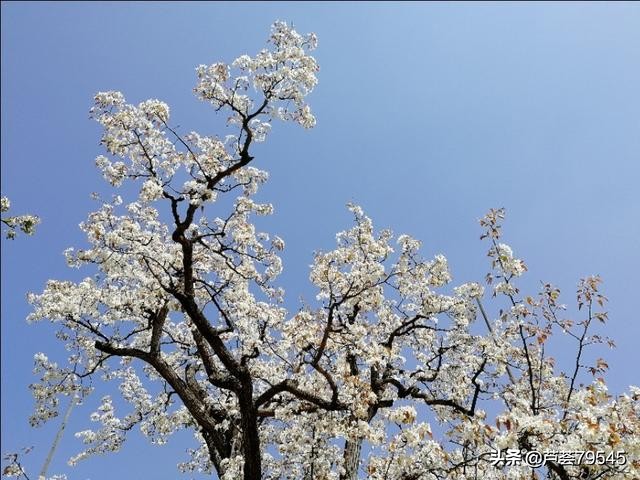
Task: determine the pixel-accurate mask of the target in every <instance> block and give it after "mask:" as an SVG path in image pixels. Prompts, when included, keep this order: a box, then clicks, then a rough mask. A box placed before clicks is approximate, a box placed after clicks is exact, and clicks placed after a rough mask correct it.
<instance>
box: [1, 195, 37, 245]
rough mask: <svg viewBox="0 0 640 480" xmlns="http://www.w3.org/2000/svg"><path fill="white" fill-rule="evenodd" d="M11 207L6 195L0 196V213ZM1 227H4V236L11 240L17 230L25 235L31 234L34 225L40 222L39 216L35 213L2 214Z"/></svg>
mask: <svg viewBox="0 0 640 480" xmlns="http://www.w3.org/2000/svg"><path fill="white" fill-rule="evenodd" d="M10 208H11V201H10V200H9V198H8V197H2V198H0V213H7V212H8V211H9V209H10ZM0 222H2V225H3V228H4V229H5V232H4V235H5V238H7V239H9V240H13V239H14V238H16V235H17V231H16V230H18V231H21V232H22V233H24V234H26V235H33V233H34V232H35V231H36V226H37V225H38V224H39V223H40V218H38V217H37V216H35V215H28V214H27V215H16V216H3V217H2V218H0Z"/></svg>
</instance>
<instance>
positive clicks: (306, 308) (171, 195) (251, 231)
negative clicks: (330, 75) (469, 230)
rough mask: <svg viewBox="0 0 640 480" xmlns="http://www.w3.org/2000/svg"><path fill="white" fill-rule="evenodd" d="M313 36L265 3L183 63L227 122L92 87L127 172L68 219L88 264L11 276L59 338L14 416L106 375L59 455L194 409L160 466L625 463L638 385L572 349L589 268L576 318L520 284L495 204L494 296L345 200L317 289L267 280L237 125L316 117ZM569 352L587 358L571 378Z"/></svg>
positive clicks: (157, 429)
mask: <svg viewBox="0 0 640 480" xmlns="http://www.w3.org/2000/svg"><path fill="white" fill-rule="evenodd" d="M315 44H316V39H315V36H314V35H306V36H305V35H300V34H298V33H297V32H296V31H295V30H293V28H291V27H290V26H288V25H286V24H284V23H275V24H274V26H273V29H272V33H271V37H270V41H269V46H270V49H268V50H263V51H261V52H260V53H258V54H257V55H256V56H255V57H249V56H246V55H243V56H241V57H239V58H238V59H236V60H235V61H234V62H233V63H232V64H231V65H226V64H223V63H217V64H213V65H210V66H200V67H198V68H197V75H198V84H197V86H196V88H195V93H196V95H197V96H198V98H200V99H202V100H204V101H206V102H210V103H211V104H212V105H213V106H214V107H215V109H216V110H219V111H222V112H227V113H228V115H229V124H230V129H231V131H232V133H233V134H230V135H227V136H225V137H214V136H205V135H200V134H198V133H195V132H192V133H188V134H182V133H180V132H178V131H177V129H176V128H174V127H173V126H172V124H171V122H170V117H169V108H168V107H167V105H165V104H164V103H162V102H160V101H157V100H148V101H145V102H142V103H141V104H139V105H137V106H134V105H131V104H128V103H126V102H125V99H124V97H123V95H122V94H120V93H119V92H103V93H98V94H97V95H96V97H95V106H94V108H93V109H92V115H93V117H94V118H95V119H96V120H97V121H98V122H99V123H100V124H101V125H102V126H103V127H104V134H103V136H102V144H103V145H104V146H105V148H106V150H107V152H108V154H109V156H108V157H107V156H100V157H98V159H97V162H96V163H97V165H98V167H99V169H100V170H101V171H102V174H103V175H104V177H105V178H106V179H107V181H108V182H109V183H110V184H112V185H113V186H114V187H119V186H120V185H121V184H123V183H125V182H128V183H130V184H134V185H135V184H137V185H139V194H138V195H137V196H136V197H135V198H130V199H123V198H121V196H115V197H114V198H113V200H109V201H103V202H102V204H101V206H100V208H99V209H98V210H97V211H95V212H93V213H91V214H90V215H89V218H88V219H87V221H86V222H84V223H83V224H82V225H81V228H82V229H83V231H84V232H86V235H87V238H88V241H89V247H88V248H86V249H82V250H73V249H70V250H69V251H68V252H67V259H68V263H69V265H70V266H72V267H82V266H85V265H87V264H91V265H94V266H95V271H96V274H95V275H94V276H91V277H87V278H86V279H84V280H82V281H80V282H77V283H74V282H69V281H55V280H52V281H50V282H49V283H48V284H47V286H46V289H45V291H44V292H43V293H42V294H40V295H32V296H31V297H30V301H31V303H32V304H33V306H34V312H33V314H32V315H31V320H43V319H48V320H50V321H52V322H55V323H57V324H58V325H59V326H60V331H59V334H58V336H59V338H60V339H61V340H62V341H63V342H65V344H66V348H67V350H68V351H69V357H68V359H67V360H65V361H63V362H59V363H54V362H53V361H51V360H49V359H48V358H47V357H46V356H45V355H44V354H37V355H36V370H37V371H38V372H39V374H40V375H41V382H39V383H37V384H34V385H33V386H32V390H33V394H34V396H35V399H36V411H35V414H34V415H33V417H32V423H33V424H34V425H37V424H40V423H41V422H43V421H46V420H47V419H49V418H51V417H53V416H55V415H56V414H57V409H58V397H59V396H60V395H74V396H75V395H79V396H86V395H88V394H89V393H90V392H91V390H92V381H96V380H97V379H104V380H114V381H117V382H119V385H120V388H119V390H120V394H121V396H122V397H123V399H124V400H125V401H126V402H127V403H128V404H129V405H130V407H129V408H128V409H127V410H125V411H123V412H119V411H117V410H120V409H121V407H120V405H121V402H120V401H115V400H114V399H112V398H111V397H110V396H105V397H104V398H102V402H101V405H100V407H99V408H98V409H97V411H96V412H95V413H94V414H93V415H92V417H91V419H92V420H93V421H95V422H97V423H98V424H99V427H98V428H96V429H94V430H86V431H83V432H79V433H78V434H77V435H78V436H79V437H80V438H82V440H83V441H84V443H85V444H86V446H87V448H86V450H85V451H83V452H82V453H80V454H79V455H77V456H76V457H74V458H73V459H72V460H71V462H72V463H73V462H76V461H78V460H80V459H83V458H85V457H87V456H89V455H92V454H96V453H103V452H109V451H116V450H118V449H119V448H121V446H122V444H123V442H124V440H125V436H126V434H127V432H128V431H130V430H131V429H132V428H134V427H136V426H138V427H139V428H140V430H141V431H142V432H143V434H144V435H146V436H147V437H149V439H150V440H151V441H152V442H153V443H164V442H165V441H167V439H168V437H169V436H170V435H171V434H172V433H174V432H176V431H178V430H181V429H192V430H193V432H194V434H195V437H196V444H195V445H196V446H195V448H193V449H192V450H190V451H189V452H190V456H189V458H187V459H186V460H185V461H184V462H183V463H181V464H179V469H180V470H182V471H185V472H188V471H201V472H211V473H215V474H216V475H217V476H218V477H219V478H221V479H226V480H230V479H238V478H244V479H246V480H259V479H263V478H264V479H281V478H282V479H284V478H289V479H314V480H320V479H345V480H346V479H355V478H371V479H376V480H382V479H396V480H400V479H404V480H409V479H467V478H484V479H487V480H488V479H516V478H517V479H519V478H522V479H524V478H527V479H529V478H540V476H541V475H546V476H547V477H548V478H557V479H563V480H564V479H572V478H588V479H596V478H602V479H604V478H610V479H633V478H638V476H639V475H640V465H639V463H638V459H639V456H638V455H639V453H640V450H639V449H640V441H639V439H640V430H639V429H640V422H639V420H638V417H639V414H640V406H639V402H638V400H639V399H640V390H638V389H637V388H632V390H631V391H630V392H629V393H628V394H625V395H622V396H619V397H617V398H613V397H612V396H610V395H609V394H608V393H607V389H606V387H605V384H604V380H603V379H602V378H601V373H602V371H603V370H604V369H605V368H606V363H605V362H604V360H598V362H597V363H596V364H595V365H594V366H592V367H589V366H587V365H586V360H585V356H584V350H585V348H587V347H588V346H589V345H590V344H593V343H601V342H603V341H606V339H604V338H601V337H599V336H597V335H594V334H593V333H592V329H593V327H594V324H598V323H600V322H604V321H605V320H606V313H605V312H604V311H603V310H602V308H601V307H602V306H603V304H604V301H605V299H604V297H603V296H602V295H601V294H600V293H599V291H598V288H599V282H600V281H599V279H598V278H597V277H590V278H587V279H585V280H583V281H582V282H581V283H580V286H579V290H578V301H579V303H580V307H581V308H580V310H579V311H578V312H577V314H578V317H577V320H575V321H574V322H571V321H570V320H567V319H566V315H565V312H564V307H563V306H562V305H560V304H559V303H558V294H559V291H558V290H557V289H556V288H555V287H553V286H551V285H544V286H543V288H542V291H541V292H540V293H539V294H538V295H534V296H526V295H523V294H521V293H520V291H519V290H518V287H517V286H516V283H515V281H516V279H517V277H519V276H520V275H522V274H523V273H524V272H525V270H526V268H525V265H524V263H523V262H522V261H521V260H519V259H517V258H516V257H514V255H513V252H512V250H511V248H510V247H508V246H507V245H505V244H503V243H500V239H501V234H500V223H501V220H502V218H503V212H502V210H492V211H490V212H489V214H488V215H487V216H486V217H485V218H484V219H483V220H482V221H481V223H482V226H483V228H484V230H485V236H486V237H487V239H488V240H489V242H490V250H489V256H490V258H491V260H492V263H493V265H492V273H491V274H490V276H489V277H488V280H489V282H490V283H491V286H492V287H491V288H492V292H493V297H495V298H494V300H493V301H495V302H497V304H498V305H503V304H504V305H505V307H504V308H503V309H502V310H501V311H500V314H499V315H498V317H497V318H495V319H494V318H491V317H490V316H489V314H488V313H487V310H485V308H484V306H483V303H482V298H483V297H484V291H483V287H481V286H480V285H479V284H476V283H472V284H463V285H460V286H457V287H455V288H450V287H449V285H450V282H451V277H450V274H449V270H448V266H447V261H446V259H445V258H444V257H443V256H441V255H437V256H435V257H434V258H433V259H430V260H429V259H424V258H422V257H421V255H420V253H419V249H420V244H419V242H418V241H417V240H415V239H413V238H411V237H409V236H407V235H401V236H399V237H397V238H395V237H394V236H393V235H392V233H391V232H390V231H388V230H383V231H380V232H376V231H375V230H374V227H373V225H372V222H371V220H370V219H369V218H368V217H367V216H366V215H365V214H364V213H363V211H362V209H361V208H360V207H358V206H356V205H350V206H349V209H350V211H351V212H352V214H353V218H354V225H353V227H352V228H350V229H348V230H346V231H344V232H341V233H339V234H338V235H337V247H336V248H335V250H332V251H329V252H321V253H317V254H316V255H315V258H314V262H313V266H312V269H311V274H310V280H311V282H312V283H313V285H314V286H315V288H317V297H316V303H315V304H314V303H313V302H311V303H309V304H305V305H303V306H302V307H301V308H300V309H299V310H298V311H297V312H296V313H295V314H289V313H288V312H287V311H286V310H285V308H284V307H283V305H284V303H283V302H284V297H283V296H284V292H283V290H282V289H280V288H278V287H277V285H276V284H275V278H276V277H277V275H278V274H279V273H280V271H281V268H282V267H281V261H280V258H279V256H278V253H279V251H281V250H282V249H283V248H284V242H283V240H282V239H280V238H279V237H277V236H270V235H268V234H266V233H262V232H258V231H256V228H255V227H254V225H253V223H252V218H253V217H254V216H255V215H267V214H269V213H271V210H272V207H271V205H267V204H259V203H257V202H255V201H254V200H253V197H254V194H255V193H256V191H257V189H258V187H259V186H260V184H262V183H263V182H264V181H265V180H266V179H267V174H266V173H265V172H264V171H261V170H259V169H257V168H256V167H254V166H253V164H252V162H253V160H254V157H253V155H252V147H253V145H254V143H256V142H261V141H263V140H265V138H266V136H267V135H268V134H269V131H270V128H271V121H272V120H274V119H280V120H284V121H293V122H296V123H299V124H300V125H302V126H303V127H305V128H309V127H312V126H313V125H314V124H315V119H314V117H313V115H312V113H311V111H310V109H309V106H308V105H307V104H306V102H305V98H306V95H307V94H308V93H309V92H311V90H312V89H313V88H314V86H315V85H316V76H315V74H316V72H317V70H318V67H317V64H316V62H315V60H314V58H313V57H312V56H310V55H309V51H310V50H312V49H313V48H314V47H315ZM122 195H124V196H125V197H126V196H127V195H126V193H122ZM229 197H231V198H232V200H231V201H229V200H227V201H223V198H227V199H228V198H229ZM498 308H499V307H496V311H497V309H498ZM489 311H490V310H489ZM487 327H488V328H487ZM556 331H564V332H565V333H566V334H567V336H568V339H571V340H574V341H575V344H576V349H577V355H576V358H575V364H573V365H571V366H570V368H569V369H568V370H567V373H561V371H560V369H558V368H556V367H555V366H554V362H553V359H552V358H551V357H550V356H549V355H548V353H547V351H546V346H547V343H548V339H549V338H550V337H551V336H552V334H553V333H554V332H556ZM587 368H591V369H592V373H593V374H594V376H593V377H594V379H593V381H591V382H590V383H589V384H588V385H587V386H583V385H582V383H581V382H584V378H583V377H584V376H585V375H588V372H587V371H586V369H587ZM432 425H433V427H434V428H433V430H432V427H431V426H432ZM495 449H498V450H500V451H502V452H505V451H506V449H518V450H519V451H520V452H525V453H526V452H528V451H540V452H554V451H555V452H563V451H593V452H600V451H601V452H603V454H604V455H608V454H610V453H611V454H614V453H616V452H620V451H624V452H625V453H624V458H623V459H626V460H627V461H626V464H625V465H624V466H622V465H621V463H622V461H621V460H620V458H618V457H616V458H617V459H618V460H620V461H618V462H617V463H616V462H615V461H613V458H614V457H613V456H611V457H609V460H611V461H603V462H599V463H600V464H599V465H588V464H586V463H584V462H583V463H582V464H580V465H570V464H567V462H563V461H561V460H562V459H560V458H558V457H557V455H556V457H553V456H552V455H549V456H548V457H545V459H544V461H543V462H542V464H541V466H540V468H538V469H536V470H532V468H531V467H530V466H527V465H523V464H517V462H511V464H505V462H496V461H495V460H492V456H493V455H494V453H495V452H494V450H495ZM616 455H618V454H616ZM536 475H537V476H536Z"/></svg>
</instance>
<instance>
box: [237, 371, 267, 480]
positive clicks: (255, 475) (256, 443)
mask: <svg viewBox="0 0 640 480" xmlns="http://www.w3.org/2000/svg"><path fill="white" fill-rule="evenodd" d="M238 399H239V401H240V428H241V430H242V451H243V456H244V480H261V478H262V458H261V452H260V435H259V433H258V416H257V414H256V409H255V406H254V405H253V386H252V385H251V382H250V381H249V382H247V383H246V384H245V385H243V388H242V390H241V392H240V395H239V398H238Z"/></svg>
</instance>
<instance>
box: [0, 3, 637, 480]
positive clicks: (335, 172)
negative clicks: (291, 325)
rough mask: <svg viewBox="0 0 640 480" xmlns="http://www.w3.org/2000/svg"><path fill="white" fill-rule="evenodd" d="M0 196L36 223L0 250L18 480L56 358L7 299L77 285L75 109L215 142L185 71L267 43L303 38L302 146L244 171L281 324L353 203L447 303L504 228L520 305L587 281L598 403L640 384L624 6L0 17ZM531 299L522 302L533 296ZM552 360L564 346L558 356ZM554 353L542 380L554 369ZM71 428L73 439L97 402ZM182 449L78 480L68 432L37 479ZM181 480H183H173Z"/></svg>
mask: <svg viewBox="0 0 640 480" xmlns="http://www.w3.org/2000/svg"><path fill="white" fill-rule="evenodd" d="M1 8H2V151H1V153H2V194H3V195H8V196H9V197H10V198H11V200H12V202H13V207H14V208H13V211H14V213H16V214H18V213H27V212H29V213H34V214H38V215H39V216H40V217H41V218H42V224H41V225H40V226H39V228H38V231H37V234H36V235H35V236H34V237H29V238H25V237H20V238H18V239H16V240H15V241H13V242H7V241H3V243H2V450H3V452H7V451H14V450H17V449H18V448H19V447H21V446H26V445H35V446H36V450H35V451H34V452H33V453H32V454H30V456H29V458H28V461H27V462H26V463H27V466H29V467H30V469H31V472H32V475H34V476H35V474H36V473H37V470H38V469H39V467H40V465H41V464H42V460H43V458H44V456H45V455H46V450H47V449H48V446H49V445H50V442H51V439H52V438H53V436H54V434H55V430H56V428H57V426H58V423H57V422H53V423H52V424H51V425H49V426H47V427H45V428H41V429H38V430H33V429H31V428H30V427H29V425H28V422H27V418H28V415H29V413H30V410H31V407H32V405H33V401H32V399H31V396H30V393H29V391H28V389H27V385H28V384H29V383H31V382H32V381H33V380H34V377H33V375H32V374H31V369H32V367H33V360H32V359H33V354H34V353H35V352H36V351H45V352H47V353H50V354H51V356H52V357H53V358H55V357H56V355H58V358H61V357H60V356H59V354H60V353H61V352H60V347H59V345H58V344H57V342H56V341H55V340H54V339H53V333H52V332H53V330H52V329H51V328H49V326H48V325H45V324H38V325H27V324H26V322H25V321H24V319H25V317H26V316H27V315H28V313H29V306H28V305H27V304H26V301H25V295H26V293H27V292H29V291H34V292H39V291H41V290H42V288H43V286H44V284H45V282H46V280H47V279H49V278H57V279H80V278H83V277H84V276H86V275H89V274H90V273H91V272H89V271H75V270H70V269H67V268H66V265H65V262H64V258H63V256H62V251H63V250H64V249H65V248H67V247H69V246H76V247H82V246H83V245H84V239H83V237H82V235H81V232H80V231H79V229H78V227H77V225H78V223H79V222H81V221H82V220H84V219H85V217H86V215H87V213H88V212H89V211H90V209H92V208H94V207H95V203H94V202H92V201H91V200H90V199H89V194H90V193H91V192H93V191H102V192H107V191H109V190H108V188H106V186H105V184H104V182H103V181H102V179H101V176H100V175H99V173H98V171H97V170H96V168H95V167H94V162H93V160H94V158H95V156H96V155H98V154H100V153H102V151H101V149H100V148H99V145H98V142H99V133H100V131H99V128H98V125H97V124H95V123H94V122H92V121H90V120H89V119H88V109H89V108H90V106H91V103H92V97H93V94H94V93H95V92H96V91H99V90H121V91H122V92H123V93H124V94H125V96H126V98H127V99H128V100H129V101H131V102H135V103H138V102H140V101H142V100H144V99H147V98H159V99H161V100H164V101H166V102H167V103H169V105H170V106H171V109H172V120H173V122H174V124H178V125H179V126H180V130H181V131H183V132H185V131H190V130H199V131H201V132H203V133H208V134H211V133H217V132H218V133H219V131H216V128H217V127H218V126H219V125H220V119H216V117H215V113H214V112H213V110H212V109H211V108H210V107H209V106H206V105H204V104H202V103H200V102H198V101H197V100H196V99H195V97H194V96H193V94H192V93H191V89H192V88H193V86H194V85H195V72H194V67H195V66H196V65H198V64H201V63H213V62H215V61H218V60H225V61H231V60H233V59H234V58H235V57H236V56H238V55H240V54H242V53H250V54H253V53H255V52H257V51H258V50H259V49H261V48H262V47H263V45H264V41H265V39H266V38H267V35H268V32H269V26H270V24H271V23H272V22H273V21H274V20H276V19H281V20H286V21H289V22H293V23H294V24H295V26H296V29H298V30H299V31H300V32H309V31H313V32H316V33H317V35H318V37H319V48H318V50H317V51H316V52H315V54H314V56H315V57H316V58H317V60H318V62H319V63H320V67H321V70H320V72H319V85H318V87H317V90H316V91H315V92H314V93H313V95H312V96H311V97H310V99H309V102H310V104H311V106H312V107H313V109H314V111H315V113H316V116H317V120H318V125H317V127H316V128H315V129H313V130H310V131H304V130H303V129H301V128H296V126H289V125H283V124H275V125H274V128H273V133H272V135H271V136H270V137H269V140H268V142H267V143H266V144H264V145H261V146H260V148H259V149H257V150H256V166H258V167H260V168H263V169H266V170H268V171H270V172H271V180H270V181H269V183H268V184H267V185H266V186H265V188H264V189H263V190H262V191H261V194H260V199H262V200H266V201H270V202H272V203H273V204H274V205H275V207H276V215H275V216H273V217H272V218H270V219H268V220H267V221H263V222H262V223H261V225H260V226H261V228H263V229H265V230H267V231H270V232H272V233H276V234H279V235H280V236H282V237H283V238H284V239H285V241H286V242H287V248H286V250H285V252H284V256H283V259H284V265H285V273H284V274H283V275H282V277H281V285H282V286H283V287H284V288H285V289H286V290H287V292H288V299H289V300H288V306H289V307H290V308H291V309H292V310H294V309H295V308H296V306H297V299H298V298H299V296H300V295H304V296H307V297H311V296H312V295H313V292H312V290H311V289H310V288H309V286H308V282H307V278H308V266H309V264H310V263H311V259H312V252H313V251H314V250H316V249H328V248H330V247H331V246H332V245H333V242H334V235H335V232H337V231H339V230H343V229H345V228H348V227H349V226H350V216H349V214H348V212H347V211H346V209H345V204H346V203H347V202H349V201H355V202H357V203H360V204H361V205H362V206H363V207H364V208H365V211H366V212H367V213H368V214H369V215H370V216H371V217H372V218H373V220H374V223H375V224H376V225H377V226H378V227H379V228H383V227H389V228H391V229H393V230H394V231H395V232H397V233H409V234H412V235H413V236H415V237H417V238H419V239H421V240H422V241H423V242H424V254H425V256H431V255H433V254H435V253H443V254H445V255H446V256H447V257H448V258H449V260H450V265H451V268H452V273H453V276H454V281H455V282H456V283H461V282H464V281H472V280H478V281H480V280H482V278H483V277H484V274H485V273H486V271H487V268H488V265H487V259H486V257H485V248H486V245H484V244H482V243H481V242H480V241H479V240H478V237H479V235H480V228H479V226H478V225H477V219H478V218H479V217H481V216H482V215H483V214H484V212H485V211H486V210H488V209H489V208H490V207H500V206H504V207H505V208H506V209H507V212H508V218H507V222H506V226H505V234H506V235H505V239H506V241H507V243H510V244H511V245H512V246H513V248H514V251H515V253H516V255H518V256H520V257H522V258H524V259H525V261H526V262H527V265H528V266H529V272H528V273H527V275H526V277H525V279H524V280H523V284H524V286H525V287H527V286H528V287H529V288H531V289H536V288H537V287H538V286H539V282H540V281H541V280H544V281H551V282H553V283H555V284H557V285H558V286H559V287H560V288H561V290H562V292H563V294H564V303H567V304H569V305H571V304H573V303H574V298H575V285H576V283H577V281H578V279H579V278H580V277H583V276H586V275H591V274H595V273H598V274H600V275H601V276H602V277H603V279H604V281H605V283H604V291H605V294H606V295H607V296H608V297H609V300H610V304H609V316H610V322H609V324H608V325H607V326H606V328H604V329H603V330H602V333H605V334H608V335H609V336H611V337H613V338H614V339H615V340H616V342H617V344H618V348H617V349H615V350H613V351H607V350H604V349H603V350H602V351H600V352H598V353H600V354H601V355H604V356H605V357H606V358H607V360H608V361H609V365H610V367H611V370H610V372H609V376H608V381H609V385H610V389H611V390H612V391H613V392H614V393H619V392H621V391H623V390H625V389H626V388H627V386H628V385H629V384H632V383H636V384H638V383H640V374H638V364H639V363H640V362H639V360H640V355H639V354H638V351H639V347H638V345H637V342H638V339H639V338H640V319H639V318H638V304H637V302H638V298H639V295H638V274H639V272H640V253H639V246H640V242H639V240H638V239H639V238H640V200H639V195H638V181H639V180H640V165H639V160H640V87H639V86H640V4H638V3H635V4H634V3H541V4H523V3H496V4H477V3H460V4H449V3H394V4H386V3H369V4H367V3H333V2H330V3H318V4H314V3H309V4H307V3H305V4H302V3H288V2H287V3H168V2H166V3H157V2H154V3H151V2H150V3H125V2H122V3H98V2H92V3H75V2H74V3H40V2H37V3H17V2H16V3H14V2H3V3H2V7H1ZM533 291H535V290H533ZM567 340H568V339H567ZM564 345H565V346H567V349H566V351H564V350H560V351H558V356H559V357H560V360H563V359H564V360H565V361H566V360H567V359H568V358H569V355H570V354H571V350H569V348H568V347H569V346H571V344H570V343H569V342H568V341H567V342H566V343H564ZM108 389H109V388H104V387H100V388H99V393H98V394H97V395H96V396H95V397H94V399H93V400H92V401H90V402H89V404H88V405H85V406H83V407H81V408H79V409H78V410H76V411H75V412H74V413H73V416H72V421H71V425H70V427H69V430H70V431H77V430H80V429H84V428H87V427H88V426H89V422H88V414H89V412H91V411H93V409H94V408H95V406H96V402H97V401H98V399H99V396H100V393H104V392H107V391H108ZM191 446H193V445H192V443H191V441H190V436H189V435H182V436H177V437H175V440H174V441H172V442H170V443H169V445H167V446H164V447H161V448H158V447H152V446H148V444H147V443H146V441H145V440H144V439H142V438H141V436H140V435H139V434H137V433H136V434H134V435H132V436H131V440H130V442H129V443H128V444H126V445H125V447H124V449H123V451H122V452H121V453H119V454H117V455H112V456H109V457H101V458H95V459H91V460H88V461H84V462H82V463H81V464H79V466H78V467H76V468H75V469H74V470H70V469H69V468H68V467H66V465H65V461H66V459H67V458H68V457H69V456H70V455H72V454H74V453H76V452H77V451H79V450H80V449H81V446H80V444H79V441H78V440H77V439H75V438H73V437H72V435H71V434H70V433H68V434H67V435H66V436H65V437H64V440H63V444H62V446H61V449H60V451H59V453H58V455H57V456H56V458H55V459H54V463H53V465H52V467H51V469H50V472H52V473H55V472H58V473H62V472H66V473H68V474H69V478H70V479H92V480H110V479H113V478H123V479H133V478H153V479H155V480H168V479H174V478H177V477H178V474H177V473H176V469H175V464H176V463H177V461H181V460H184V459H186V454H185V453H184V452H185V449H186V448H188V447H191ZM184 478H189V477H188V476H185V477H184Z"/></svg>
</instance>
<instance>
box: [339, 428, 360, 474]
mask: <svg viewBox="0 0 640 480" xmlns="http://www.w3.org/2000/svg"><path fill="white" fill-rule="evenodd" d="M361 450H362V438H358V439H356V440H347V441H346V443H345V445H344V456H343V458H344V465H343V466H344V473H343V474H342V475H340V480H356V479H357V478H358V467H360V451H361Z"/></svg>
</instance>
